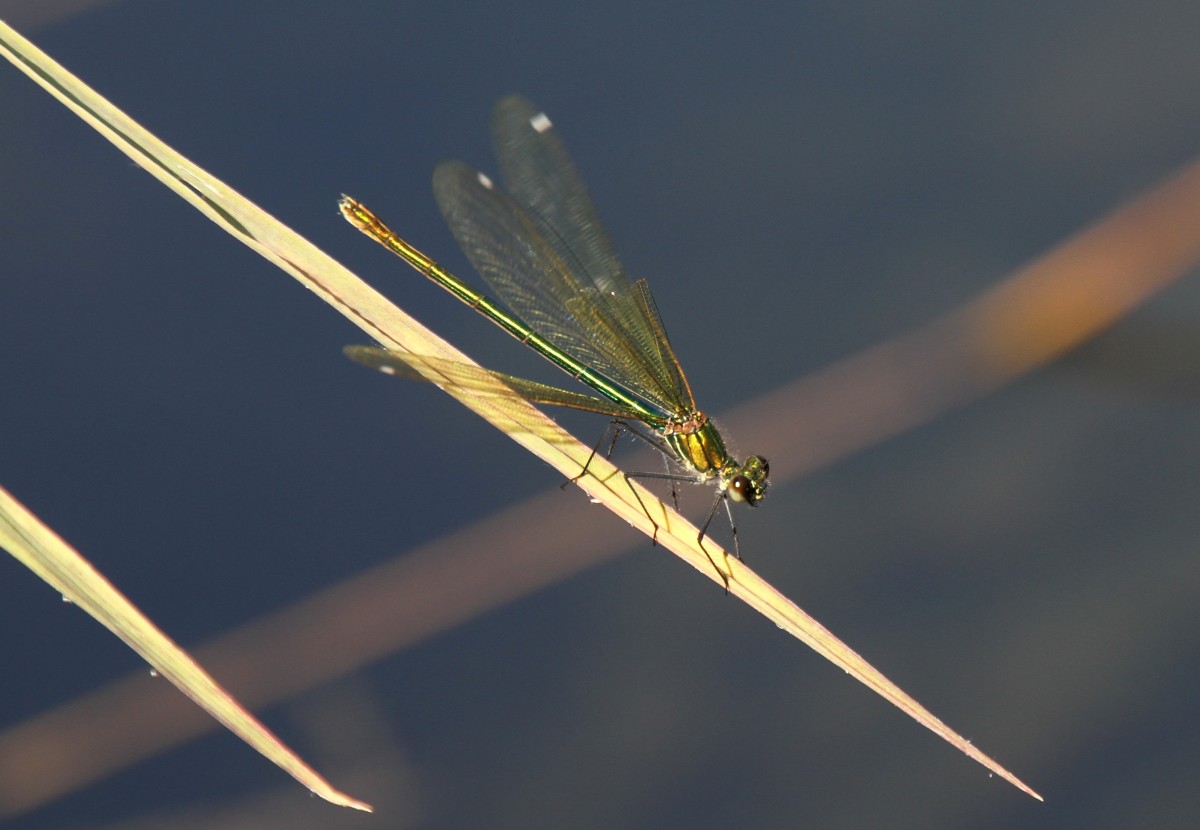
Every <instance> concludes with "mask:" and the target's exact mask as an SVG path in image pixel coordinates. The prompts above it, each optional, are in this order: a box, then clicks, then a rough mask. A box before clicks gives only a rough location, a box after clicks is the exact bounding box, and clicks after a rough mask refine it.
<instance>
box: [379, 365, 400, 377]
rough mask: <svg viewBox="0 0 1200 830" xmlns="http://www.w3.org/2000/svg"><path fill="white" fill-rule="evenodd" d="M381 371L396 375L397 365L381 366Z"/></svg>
mask: <svg viewBox="0 0 1200 830" xmlns="http://www.w3.org/2000/svg"><path fill="white" fill-rule="evenodd" d="M379 371H381V372H383V373H384V374H385V375H394V374H396V367H395V366H380V367H379Z"/></svg>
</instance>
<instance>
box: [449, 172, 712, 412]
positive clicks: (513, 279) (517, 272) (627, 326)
mask: <svg viewBox="0 0 1200 830" xmlns="http://www.w3.org/2000/svg"><path fill="white" fill-rule="evenodd" d="M433 191H434V196H435V198H436V199H437V203H438V207H439V208H440V209H441V211H442V215H443V216H444V217H445V218H446V222H447V224H449V226H450V229H451V231H453V232H454V236H455V238H456V239H457V240H458V244H459V246H460V247H461V248H462V249H463V252H464V253H465V254H466V255H467V258H468V259H470V260H471V264H472V265H474V266H475V270H477V271H478V272H479V274H480V276H482V277H483V279H484V280H485V281H486V282H487V284H488V285H489V286H490V287H491V289H492V290H493V291H494V292H495V293H496V294H497V295H498V296H499V297H500V299H501V300H503V301H504V303H505V304H506V305H508V307H509V308H510V309H512V311H513V312H514V313H516V315H517V316H518V317H520V318H522V319H523V320H524V321H525V322H526V323H527V324H528V325H529V326H530V327H531V328H532V329H533V330H534V331H536V332H537V333H538V334H540V335H542V336H543V337H545V338H546V340H548V341H549V342H550V343H551V344H553V345H554V346H555V347H556V348H559V349H561V350H562V351H564V352H566V353H567V354H569V355H571V356H572V357H574V358H575V359H576V360H579V361H581V362H583V363H585V364H587V365H588V366H590V367H592V368H594V369H595V370H596V371H598V372H600V373H601V374H603V375H605V376H606V377H608V378H609V379H610V380H612V381H614V382H615V383H617V384H618V385H620V386H623V387H624V388H626V389H627V390H629V391H630V392H632V393H633V394H635V395H637V396H639V397H641V398H643V399H645V400H646V401H647V402H649V403H651V404H653V405H654V406H656V407H658V408H659V409H660V410H662V412H663V413H664V414H667V415H671V414H677V413H679V412H687V413H690V412H691V411H692V410H693V409H694V406H693V403H692V399H691V393H690V391H689V390H688V389H687V384H686V382H684V381H682V374H681V373H680V371H679V367H678V364H677V363H676V362H675V360H674V355H673V353H672V352H671V348H670V344H669V343H667V342H666V338H665V333H664V334H663V335H662V336H661V337H660V336H658V335H657V334H656V331H658V332H661V331H662V327H661V322H659V321H658V320H657V315H652V316H648V312H647V309H652V308H653V302H652V300H651V301H649V302H648V293H647V292H646V291H645V290H644V289H643V290H639V289H638V288H637V287H636V286H633V284H631V289H630V293H629V294H628V295H622V296H621V298H620V299H619V300H618V299H617V298H616V297H615V296H614V294H613V292H609V293H607V294H601V293H600V292H599V291H598V290H597V289H596V287H595V286H594V285H593V284H592V283H591V282H590V281H587V280H584V279H581V278H580V275H579V272H578V270H577V269H574V268H571V267H569V266H568V265H567V263H565V262H564V261H563V260H562V258H561V257H560V256H559V254H558V252H557V251H556V250H555V248H554V247H553V246H552V245H551V244H550V243H549V242H548V241H547V239H546V237H545V236H543V235H542V233H541V232H540V231H539V230H538V228H537V227H536V225H535V224H534V223H533V221H532V219H531V218H530V216H529V215H528V214H527V213H526V212H525V211H524V210H522V209H521V207H520V206H519V205H518V204H517V203H516V202H515V201H513V199H512V198H510V197H509V196H508V195H507V194H505V193H503V192H502V191H500V190H499V189H497V188H496V187H495V186H494V185H493V184H492V183H491V181H490V180H489V179H488V178H487V177H486V176H483V175H481V174H479V173H477V172H476V171H474V170H472V169H471V168H469V167H467V166H466V165H465V164H462V163H461V162H455V161H451V162H443V163H442V164H439V165H438V167H437V169H436V170H435V171H434V174H433ZM630 318H633V319H634V321H635V322H633V323H631V322H630ZM656 326H657V329H656V328H655V327H656ZM664 356H666V357H668V358H669V360H664Z"/></svg>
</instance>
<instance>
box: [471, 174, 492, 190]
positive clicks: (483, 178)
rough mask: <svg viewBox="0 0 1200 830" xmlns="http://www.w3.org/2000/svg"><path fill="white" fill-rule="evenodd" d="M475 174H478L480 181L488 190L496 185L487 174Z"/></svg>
mask: <svg viewBox="0 0 1200 830" xmlns="http://www.w3.org/2000/svg"><path fill="white" fill-rule="evenodd" d="M475 175H477V176H478V177H479V183H480V184H481V185H483V186H484V187H486V188H487V189H488V190H491V189H492V188H493V187H495V185H494V184H492V180H491V179H489V178H488V177H487V176H485V175H483V174H482V173H476V174H475Z"/></svg>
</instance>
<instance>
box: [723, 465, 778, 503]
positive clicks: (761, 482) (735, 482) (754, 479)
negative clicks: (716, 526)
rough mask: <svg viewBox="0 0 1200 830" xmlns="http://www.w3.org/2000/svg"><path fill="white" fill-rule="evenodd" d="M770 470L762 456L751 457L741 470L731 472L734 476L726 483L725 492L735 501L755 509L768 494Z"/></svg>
mask: <svg viewBox="0 0 1200 830" xmlns="http://www.w3.org/2000/svg"><path fill="white" fill-rule="evenodd" d="M770 469H771V468H770V465H769V464H768V463H767V459H765V458H763V457H762V456H761V455H752V456H750V457H749V458H747V459H746V463H745V464H743V465H742V466H741V468H740V469H737V470H736V471H731V472H733V475H732V476H730V477H729V478H728V479H727V481H726V483H725V492H726V493H727V494H728V495H729V498H731V499H733V500H734V501H738V502H745V503H746V504H748V505H750V506H751V507H754V505H756V504H758V502H759V501H760V500H761V499H762V497H763V496H765V495H766V494H767V476H768V475H769V473H770Z"/></svg>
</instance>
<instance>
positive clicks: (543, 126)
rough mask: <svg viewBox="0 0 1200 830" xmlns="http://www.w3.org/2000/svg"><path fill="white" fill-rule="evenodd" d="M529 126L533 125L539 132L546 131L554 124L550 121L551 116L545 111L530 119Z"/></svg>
mask: <svg viewBox="0 0 1200 830" xmlns="http://www.w3.org/2000/svg"><path fill="white" fill-rule="evenodd" d="M529 126H531V127H533V128H534V129H535V130H537V131H538V132H539V133H544V132H546V130H548V129H550V128H551V127H553V126H554V125H553V124H551V123H550V117H549V116H548V115H546V113H544V112H539V113H538V114H537V115H535V116H534V117H533V118H530V119H529Z"/></svg>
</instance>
